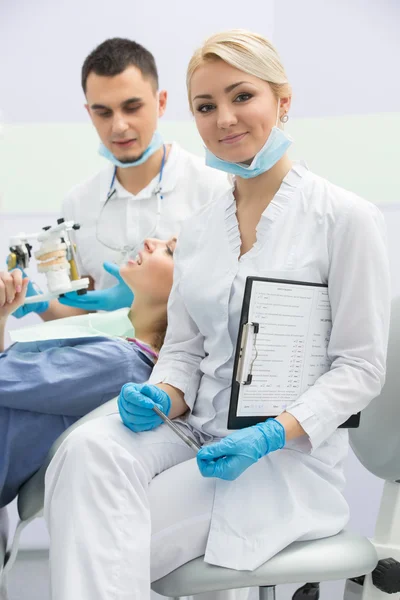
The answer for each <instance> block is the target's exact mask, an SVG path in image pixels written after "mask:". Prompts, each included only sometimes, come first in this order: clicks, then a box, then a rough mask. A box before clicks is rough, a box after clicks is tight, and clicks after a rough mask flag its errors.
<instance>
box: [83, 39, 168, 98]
mask: <svg viewBox="0 0 400 600" xmlns="http://www.w3.org/2000/svg"><path fill="white" fill-rule="evenodd" d="M132 65H133V66H134V67H137V68H138V69H139V70H140V71H141V73H142V75H143V77H148V78H151V79H153V81H154V84H155V88H156V89H158V73H157V67H156V62H155V60H154V56H153V55H152V54H151V52H149V51H148V50H146V48H144V47H143V46H141V45H140V44H138V43H137V42H133V41H132V40H127V39H125V38H110V39H109V40H106V41H105V42H103V43H102V44H100V46H97V48H95V49H94V50H92V52H91V53H90V54H89V56H88V57H87V58H86V59H85V62H84V63H83V66H82V88H83V91H84V92H85V94H86V83H87V78H88V77H89V75H90V73H95V74H96V75H103V76H105V77H113V76H114V75H119V74H120V73H122V72H123V71H125V69H127V68H128V67H130V66H132Z"/></svg>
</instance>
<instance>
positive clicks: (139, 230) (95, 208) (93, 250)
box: [62, 143, 230, 289]
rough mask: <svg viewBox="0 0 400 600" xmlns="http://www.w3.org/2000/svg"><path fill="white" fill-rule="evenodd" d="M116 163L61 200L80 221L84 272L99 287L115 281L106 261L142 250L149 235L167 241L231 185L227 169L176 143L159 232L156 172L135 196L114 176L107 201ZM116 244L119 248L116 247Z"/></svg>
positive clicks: (66, 213) (78, 235) (166, 170)
mask: <svg viewBox="0 0 400 600" xmlns="http://www.w3.org/2000/svg"><path fill="white" fill-rule="evenodd" d="M113 173H114V166H113V165H112V164H109V165H108V166H107V167H105V168H104V169H102V170H101V171H100V172H99V173H97V174H96V175H95V176H94V177H92V178H91V179H89V180H88V181H86V182H84V183H82V184H80V185H78V186H76V187H75V188H73V189H72V191H71V192H70V193H69V194H68V195H67V197H66V198H65V200H64V204H63V210H62V213H63V217H64V218H65V219H67V220H71V219H72V220H74V221H76V222H77V223H79V224H80V226H81V229H80V230H79V231H77V232H76V234H75V239H76V244H77V251H78V252H77V253H78V259H79V263H80V265H79V266H80V270H81V274H82V275H90V276H91V277H92V278H93V279H94V281H95V288H96V289H104V288H107V287H110V286H112V285H115V279H114V278H113V277H112V275H110V274H109V273H107V272H106V271H104V269H103V262H104V261H111V262H115V263H117V264H121V262H122V260H123V258H124V254H123V252H121V251H119V249H122V248H123V247H124V246H129V247H131V248H135V247H136V248H137V251H138V250H139V249H140V246H141V244H142V242H143V240H144V239H145V238H146V237H149V236H151V237H157V238H159V239H168V238H170V237H172V236H173V235H178V234H179V231H180V227H181V224H182V222H183V221H184V220H185V219H187V218H188V217H190V216H191V215H192V214H193V213H194V212H196V211H197V210H198V209H199V208H201V207H202V206H203V205H205V204H207V203H208V202H211V201H212V200H213V199H214V198H216V197H218V196H219V195H221V193H222V192H223V191H226V190H228V189H229V187H230V186H229V182H228V177H227V175H226V174H225V173H222V172H220V171H217V170H215V169H211V168H210V167H207V166H206V165H205V164H204V160H203V159H201V158H199V157H198V156H194V155H193V154H191V153H190V152H187V151H186V150H184V149H183V148H181V147H179V146H178V144H176V143H172V145H171V149H170V152H169V156H168V159H167V161H166V163H165V167H164V173H163V177H162V182H161V187H162V196H163V199H162V201H161V203H162V206H161V216H160V222H159V226H158V228H157V230H156V231H154V227H155V225H156V219H157V198H156V195H155V193H154V192H155V189H156V188H157V186H158V182H159V175H157V176H156V177H155V178H154V179H153V180H152V181H151V182H150V183H149V185H147V186H146V187H145V188H144V189H143V190H141V191H140V192H139V193H138V194H137V195H133V194H131V193H130V192H128V191H127V190H126V189H125V188H123V187H122V185H121V184H120V183H119V182H118V180H115V185H114V188H115V190H116V193H115V194H114V195H113V196H112V197H111V198H110V200H109V201H108V202H107V203H106V198H107V195H108V193H109V191H110V185H111V181H112V178H113ZM112 248H117V250H113V249H112Z"/></svg>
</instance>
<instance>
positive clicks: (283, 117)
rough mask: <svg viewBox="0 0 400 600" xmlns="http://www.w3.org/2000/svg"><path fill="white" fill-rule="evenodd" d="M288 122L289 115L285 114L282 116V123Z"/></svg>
mask: <svg viewBox="0 0 400 600" xmlns="http://www.w3.org/2000/svg"><path fill="white" fill-rule="evenodd" d="M288 121H289V115H288V114H287V113H285V114H284V115H282V116H281V118H280V122H281V123H287V122H288Z"/></svg>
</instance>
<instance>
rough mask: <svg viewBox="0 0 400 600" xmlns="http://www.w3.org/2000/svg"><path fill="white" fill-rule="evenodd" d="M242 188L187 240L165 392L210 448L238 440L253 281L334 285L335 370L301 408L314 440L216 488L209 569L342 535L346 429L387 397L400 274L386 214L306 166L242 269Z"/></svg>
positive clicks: (186, 234) (285, 188) (165, 355)
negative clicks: (172, 394) (231, 412)
mask: <svg viewBox="0 0 400 600" xmlns="http://www.w3.org/2000/svg"><path fill="white" fill-rule="evenodd" d="M240 246H241V240H240V232H239V228H238V221H237V218H236V204H235V200H234V196H233V193H232V190H231V191H230V192H228V193H224V194H223V195H222V196H221V197H220V199H219V200H218V201H216V202H214V203H213V204H212V205H210V206H208V207H206V208H205V209H203V210H202V211H200V212H199V214H197V215H196V216H195V217H193V218H191V219H190V220H189V221H188V222H187V223H186V224H185V227H184V230H183V232H182V233H181V236H180V239H179V241H178V246H177V250H176V257H175V272H174V284H173V289H172V293H171V297H170V301H169V307H168V322H169V326H168V331H167V336H166V340H165V344H164V347H163V349H162V351H161V354H160V358H159V361H158V363H157V365H156V367H155V369H154V371H153V374H152V376H151V379H150V381H151V382H152V383H158V382H165V383H169V384H171V385H173V386H175V387H177V388H179V389H180V390H182V391H183V392H184V395H185V401H186V403H187V404H188V406H189V408H190V413H189V416H188V417H187V418H186V421H187V423H188V425H189V426H190V427H191V428H192V430H193V432H194V434H195V435H197V436H198V437H199V438H200V439H201V441H202V442H206V443H207V442H209V441H212V440H213V439H215V438H220V437H223V436H225V435H227V434H228V433H229V431H228V429H227V415H228V408H229V399H230V386H231V379H232V370H233V362H234V353H235V346H236V341H237V334H238V328H239V319H240V310H241V305H242V299H243V292H244V286H245V281H246V277H247V276H248V275H255V276H263V277H276V278H284V279H294V280H300V281H310V282H315V283H327V284H328V293H329V298H330V302H331V308H332V321H333V323H332V333H331V338H330V343H329V348H328V354H329V357H330V359H331V360H332V365H331V369H330V370H329V371H328V372H327V373H325V374H324V375H323V376H321V377H320V378H319V379H318V381H317V382H316V383H315V385H314V386H313V387H312V388H310V389H309V390H308V391H306V392H305V393H303V394H302V395H301V396H300V397H299V398H298V400H296V401H295V402H294V404H293V405H291V406H290V407H289V408H288V412H290V413H291V414H293V415H294V416H295V417H296V419H297V420H298V421H299V422H300V423H301V425H302V427H303V428H304V430H305V431H306V432H307V434H308V436H303V437H302V438H298V439H296V440H292V441H290V442H288V443H287V444H286V447H285V448H284V449H283V450H280V451H277V452H274V453H272V454H270V455H268V456H266V457H264V458H263V459H261V460H260V461H258V463H256V464H255V465H253V466H252V467H250V468H249V469H247V471H245V472H244V473H243V474H242V475H241V476H240V477H239V478H238V479H237V480H235V481H233V482H229V481H222V480H218V481H217V487H216V494H215V502H214V509H213V517H212V522H211V528H210V534H209V538H208V545H207V551H206V555H205V560H206V561H207V562H210V563H213V564H217V565H221V566H224V567H229V568H234V569H254V568H256V567H257V566H259V565H260V564H262V563H263V562H265V561H266V560H268V559H269V558H271V556H273V555H274V554H276V553H277V552H279V551H280V550H281V549H282V548H284V547H285V546H287V545H288V544H290V543H291V542H293V541H296V540H304V539H315V538H318V537H323V536H328V535H333V534H335V533H337V532H338V531H340V530H341V529H342V528H343V527H344V526H345V524H346V522H347V519H348V506H347V503H346V501H345V499H344V497H343V495H342V490H343V486H344V476H343V461H344V459H345V457H346V454H347V447H348V442H347V438H348V436H347V431H346V430H343V429H339V430H338V429H337V427H338V426H339V425H340V424H341V423H343V422H344V421H345V420H347V418H348V417H349V416H350V415H352V414H354V413H356V412H358V411H360V410H361V409H363V408H364V407H365V406H366V405H367V404H368V403H369V402H370V401H371V400H372V399H373V398H374V397H376V396H377V395H378V394H379V393H380V390H381V388H382V385H383V382H384V376H385V363H386V348H387V339H388V328H389V312H390V286H389V266H388V258H387V250H386V242H385V233H384V221H383V217H382V215H381V213H380V211H379V210H378V209H377V208H376V207H375V206H374V205H372V204H370V203H369V202H366V201H364V200H362V199H360V198H358V197H357V196H355V195H354V194H352V193H350V192H347V191H345V190H343V189H340V188H338V187H336V186H334V185H332V184H331V183H329V182H327V181H326V180H324V179H322V178H320V177H317V176H316V175H314V174H312V173H311V172H309V171H308V170H307V169H306V168H305V167H303V166H302V165H295V166H294V167H293V168H292V170H291V171H290V172H289V173H288V175H287V176H286V178H285V179H284V181H283V183H282V185H281V188H280V190H279V191H278V193H277V194H276V195H275V197H274V199H273V200H272V202H271V203H270V204H269V206H268V207H267V209H266V210H265V211H264V213H263V215H262V217H261V220H260V222H259V224H258V227H257V241H256V243H255V245H254V246H253V247H252V248H251V250H249V252H247V253H246V254H244V255H243V256H242V257H240V258H239V255H240Z"/></svg>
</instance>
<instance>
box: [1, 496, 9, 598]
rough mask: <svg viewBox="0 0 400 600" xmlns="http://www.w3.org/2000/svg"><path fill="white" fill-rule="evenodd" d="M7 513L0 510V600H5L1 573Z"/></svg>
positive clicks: (4, 551) (3, 559)
mask: <svg viewBox="0 0 400 600" xmlns="http://www.w3.org/2000/svg"><path fill="white" fill-rule="evenodd" d="M7 535H8V513H7V509H6V508H0V600H6V590H5V581H2V577H1V573H2V570H3V565H4V563H5V561H6V556H7Z"/></svg>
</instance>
